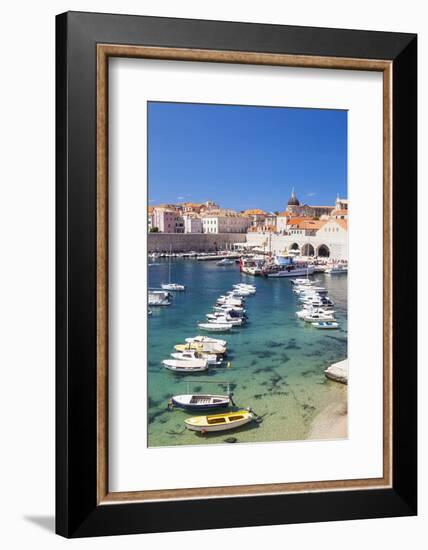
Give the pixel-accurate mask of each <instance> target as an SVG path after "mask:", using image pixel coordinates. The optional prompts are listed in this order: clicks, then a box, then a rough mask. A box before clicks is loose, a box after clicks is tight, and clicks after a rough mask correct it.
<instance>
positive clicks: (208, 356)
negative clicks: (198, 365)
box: [171, 349, 223, 366]
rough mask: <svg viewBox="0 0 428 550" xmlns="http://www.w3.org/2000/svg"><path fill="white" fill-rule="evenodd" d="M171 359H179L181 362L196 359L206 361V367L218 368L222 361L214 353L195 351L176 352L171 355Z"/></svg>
mask: <svg viewBox="0 0 428 550" xmlns="http://www.w3.org/2000/svg"><path fill="white" fill-rule="evenodd" d="M171 357H172V358H173V359H180V360H182V361H194V360H196V359H202V360H203V361H207V363H208V365H213V366H219V365H221V364H222V363H223V361H222V359H219V358H218V356H217V355H216V354H214V353H206V352H201V351H196V350H194V349H190V350H185V351H177V352H174V353H171Z"/></svg>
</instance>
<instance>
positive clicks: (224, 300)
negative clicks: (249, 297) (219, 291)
mask: <svg viewBox="0 0 428 550" xmlns="http://www.w3.org/2000/svg"><path fill="white" fill-rule="evenodd" d="M217 303H218V304H219V305H229V306H237V307H242V306H243V304H244V300H243V299H242V298H238V297H236V298H232V297H231V296H220V298H219V299H218V300H217Z"/></svg>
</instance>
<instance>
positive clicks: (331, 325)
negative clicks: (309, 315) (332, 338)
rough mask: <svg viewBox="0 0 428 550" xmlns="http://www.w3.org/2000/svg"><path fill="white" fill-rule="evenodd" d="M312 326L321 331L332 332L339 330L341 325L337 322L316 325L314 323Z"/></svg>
mask: <svg viewBox="0 0 428 550" xmlns="http://www.w3.org/2000/svg"><path fill="white" fill-rule="evenodd" d="M312 326H314V327H315V328H319V329H321V330H332V329H336V328H339V323H336V322H335V321H316V322H315V323H312Z"/></svg>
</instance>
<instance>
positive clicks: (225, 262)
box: [217, 258, 235, 265]
mask: <svg viewBox="0 0 428 550" xmlns="http://www.w3.org/2000/svg"><path fill="white" fill-rule="evenodd" d="M234 263H235V262H234V261H233V260H231V259H230V258H223V259H222V260H220V261H219V262H217V265H233V264H234Z"/></svg>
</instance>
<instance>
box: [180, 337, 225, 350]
mask: <svg viewBox="0 0 428 550" xmlns="http://www.w3.org/2000/svg"><path fill="white" fill-rule="evenodd" d="M186 342H188V343H189V344H190V343H192V342H199V343H201V344H203V343H207V344H218V345H219V346H224V347H226V346H227V342H226V340H220V338H210V337H209V336H194V337H193V338H186Z"/></svg>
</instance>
